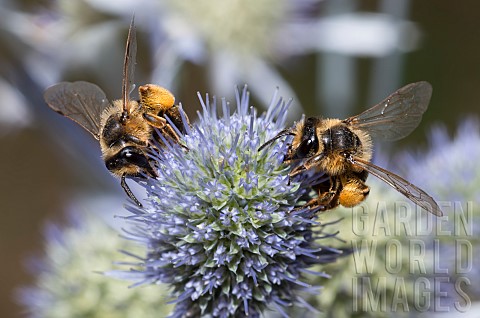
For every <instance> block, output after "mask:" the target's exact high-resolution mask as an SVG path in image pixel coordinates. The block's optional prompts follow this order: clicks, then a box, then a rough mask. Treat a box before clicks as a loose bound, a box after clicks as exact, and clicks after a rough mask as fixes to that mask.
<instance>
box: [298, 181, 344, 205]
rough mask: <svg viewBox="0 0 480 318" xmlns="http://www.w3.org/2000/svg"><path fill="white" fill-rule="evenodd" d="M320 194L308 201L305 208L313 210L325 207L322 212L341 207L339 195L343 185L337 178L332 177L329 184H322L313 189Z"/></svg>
mask: <svg viewBox="0 0 480 318" xmlns="http://www.w3.org/2000/svg"><path fill="white" fill-rule="evenodd" d="M313 188H314V189H315V190H317V192H318V197H316V198H313V199H311V200H310V201H308V202H307V203H306V204H305V205H304V207H309V208H311V209H313V208H317V207H323V208H322V211H326V210H330V209H333V208H335V207H337V206H338V205H339V199H338V198H339V194H340V191H341V189H342V183H341V182H340V179H339V178H337V177H330V179H329V181H328V183H327V182H322V183H320V184H318V185H316V186H314V187H313Z"/></svg>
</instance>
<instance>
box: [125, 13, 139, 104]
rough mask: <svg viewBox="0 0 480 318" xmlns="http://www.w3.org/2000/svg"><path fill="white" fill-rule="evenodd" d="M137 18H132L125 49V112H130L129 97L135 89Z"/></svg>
mask: <svg viewBox="0 0 480 318" xmlns="http://www.w3.org/2000/svg"><path fill="white" fill-rule="evenodd" d="M134 20H135V16H133V17H132V22H131V23H130V28H129V29H128V37H127V45H126V47H125V59H124V61H123V82H122V99H123V110H124V111H128V109H127V106H128V101H129V95H130V93H131V92H132V90H133V88H134V84H133V75H134V73H135V57H136V55H137V38H136V31H135V23H134V22H135V21H134Z"/></svg>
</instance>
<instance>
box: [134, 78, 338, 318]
mask: <svg viewBox="0 0 480 318" xmlns="http://www.w3.org/2000/svg"><path fill="white" fill-rule="evenodd" d="M275 100H276V96H274V98H273V99H272V102H271V104H270V107H269V109H268V111H267V112H266V114H263V115H261V116H257V113H256V111H255V109H254V108H252V107H249V94H248V92H247V90H246V87H245V88H244V90H243V92H242V93H241V94H240V93H239V92H238V91H237V92H236V103H237V108H236V112H234V113H233V114H232V115H230V108H229V103H228V102H226V101H225V100H224V99H222V102H221V107H222V110H223V116H220V117H219V116H217V104H216V99H215V98H214V99H213V103H210V100H209V98H208V95H207V96H206V98H205V100H204V101H203V100H202V98H201V97H200V101H201V104H202V107H203V112H202V113H199V121H198V123H197V124H196V125H194V126H193V127H186V131H187V134H186V135H185V136H183V139H182V140H183V141H182V142H183V143H184V145H185V146H186V147H187V148H188V149H189V150H188V151H185V149H184V148H182V147H180V146H178V145H170V144H169V143H168V141H166V140H163V141H164V143H166V144H167V149H165V150H164V151H162V152H160V153H158V154H156V156H157V159H158V160H157V164H158V167H159V168H158V175H159V177H158V179H148V180H147V181H142V182H141V183H142V185H143V186H145V188H146V189H147V193H148V196H149V199H148V201H149V204H148V206H147V207H145V208H143V209H141V208H138V207H134V206H130V207H128V209H129V211H130V212H131V213H133V215H131V216H130V217H129V218H130V219H131V220H133V221H134V222H133V226H132V228H131V230H130V231H129V233H128V236H129V237H130V238H131V239H133V240H136V241H139V242H142V243H143V244H145V246H146V248H147V253H146V257H145V258H144V259H143V269H142V270H140V271H133V273H132V272H131V273H129V276H131V275H132V274H133V275H136V276H137V277H139V284H150V283H157V282H162V283H167V284H170V286H171V288H172V297H173V300H172V302H173V303H175V304H176V306H175V309H174V311H173V313H172V314H171V317H198V316H202V317H203V316H207V317H244V316H249V317H258V316H259V315H260V314H261V313H262V312H264V310H265V309H267V308H275V309H277V310H278V311H279V312H280V313H281V314H282V315H283V316H288V315H287V313H286V311H285V309H286V308H288V307H291V306H293V304H301V305H303V306H304V307H309V308H310V309H313V308H311V307H310V305H309V304H308V303H307V302H306V301H305V300H304V299H302V298H301V297H300V295H299V292H301V291H307V292H316V291H317V290H318V289H317V288H314V287H313V286H311V285H310V284H308V283H307V282H306V277H305V274H307V273H308V274H317V275H320V276H325V274H324V273H319V272H314V271H310V270H308V269H307V268H308V267H310V266H312V265H315V264H323V263H329V262H333V261H335V260H336V258H337V257H338V256H339V255H340V254H341V251H340V250H337V249H333V248H329V247H325V246H322V245H320V244H319V243H318V239H319V238H320V237H322V236H325V234H322V233H323V226H320V225H317V224H316V223H315V222H314V221H312V219H311V216H312V213H311V211H303V210H302V209H298V207H299V206H300V205H301V204H300V203H301V202H300V201H299V200H300V198H301V197H302V196H303V195H305V194H306V193H307V192H308V190H309V189H308V183H306V182H303V183H300V182H295V181H291V182H290V180H289V177H288V172H289V167H288V166H287V165H285V164H283V156H284V154H285V153H286V150H287V145H286V143H282V142H277V143H274V144H272V145H271V147H268V149H263V150H262V151H258V148H259V146H260V145H261V144H262V143H263V142H265V141H266V140H268V139H270V138H272V137H273V136H275V135H276V134H277V133H278V132H279V131H280V130H281V129H282V128H283V126H284V123H285V118H286V111H287V108H288V106H289V103H285V102H284V101H283V100H282V99H279V101H278V102H276V103H275Z"/></svg>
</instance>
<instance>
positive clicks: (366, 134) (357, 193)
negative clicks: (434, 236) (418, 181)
mask: <svg viewBox="0 0 480 318" xmlns="http://www.w3.org/2000/svg"><path fill="white" fill-rule="evenodd" d="M431 95H432V86H431V85H430V84H429V83H427V82H417V83H412V84H409V85H406V86H404V87H402V88H400V89H399V90H397V91H396V92H394V93H393V94H391V95H390V96H388V97H387V98H386V99H384V100H383V101H381V102H380V103H378V104H377V105H375V106H373V107H372V108H370V109H368V110H366V111H364V112H363V113H361V114H360V115H357V116H353V117H350V118H347V119H344V120H341V119H324V118H318V117H309V118H307V119H302V120H300V121H299V122H298V123H296V124H295V125H294V126H293V127H291V128H287V129H285V130H283V131H281V132H280V133H279V134H278V135H276V136H275V137H273V138H272V139H270V140H269V141H267V142H266V143H264V144H263V145H262V146H261V147H260V148H259V150H261V149H263V148H264V147H266V146H267V145H268V144H270V143H272V142H274V141H275V140H277V139H279V138H281V137H283V136H289V135H291V136H293V140H292V142H291V144H290V146H289V149H288V151H287V153H286V155H285V158H284V161H285V162H286V163H294V162H300V164H298V165H297V166H295V167H294V168H293V169H292V170H291V171H290V176H291V177H293V176H295V175H297V174H299V173H302V172H305V171H312V169H313V171H315V172H319V173H325V174H326V176H327V180H326V181H323V182H320V183H319V184H317V185H315V186H313V189H314V190H316V191H317V192H318V197H316V198H313V199H312V200H310V201H309V202H307V204H306V206H307V207H312V208H317V207H318V208H320V209H321V210H328V209H332V208H335V207H337V206H338V205H342V206H345V207H353V206H355V205H357V204H359V203H361V202H362V201H363V200H365V199H366V197H367V196H368V194H369V192H370V188H369V187H368V186H367V185H366V184H365V181H366V180H367V177H368V175H369V174H371V175H374V176H375V177H377V178H379V179H380V180H382V181H384V182H385V183H387V184H388V185H390V186H391V187H393V188H394V189H395V190H397V191H398V192H400V193H401V194H403V195H404V196H405V197H407V198H408V199H410V200H411V201H413V202H414V203H416V204H417V205H419V206H420V207H422V208H424V209H425V210H426V211H428V212H430V213H432V214H434V215H436V216H442V215H443V214H442V211H441V210H440V207H439V206H438V204H437V203H436V202H435V200H434V199H433V198H432V197H431V196H430V195H428V194H427V193H426V192H425V191H423V190H422V189H420V188H418V187H417V186H415V185H413V184H411V183H410V182H408V181H407V180H405V179H403V178H402V177H400V176H398V175H396V174H394V173H393V172H390V171H388V170H385V169H383V168H381V167H378V166H377V165H375V164H373V163H371V159H372V138H378V139H383V140H389V141H392V140H397V139H401V138H403V137H405V136H407V135H408V134H410V133H411V132H412V131H413V130H414V129H415V128H416V127H417V126H418V124H419V123H420V121H421V119H422V115H423V113H424V112H425V111H426V109H427V107H428V103H429V102H430V97H431Z"/></svg>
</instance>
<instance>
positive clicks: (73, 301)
mask: <svg viewBox="0 0 480 318" xmlns="http://www.w3.org/2000/svg"><path fill="white" fill-rule="evenodd" d="M115 199H117V200H118V197H115ZM108 204H109V205H112V202H111V200H109V202H108ZM75 212H79V211H75ZM70 221H71V222H70V224H69V225H68V226H65V227H60V226H59V225H54V224H51V225H49V226H48V228H47V231H46V244H45V248H44V250H45V252H44V255H43V257H41V258H35V259H34V260H33V261H32V262H31V270H32V273H33V274H34V275H35V285H34V286H30V287H24V288H22V289H21V290H19V292H18V296H19V302H20V303H21V304H22V305H23V306H24V308H25V310H26V312H27V316H28V317H32V318H34V317H39V318H44V317H50V318H64V317H78V318H83V317H85V318H86V317H90V318H96V317H98V318H100V317H111V318H127V317H138V318H142V317H145V318H146V317H154V316H158V315H160V316H165V315H167V313H168V311H169V310H170V306H168V305H166V304H165V302H164V301H163V300H164V299H165V296H164V295H165V293H166V288H165V286H164V288H163V289H162V290H160V286H146V288H138V289H130V288H128V282H125V281H121V280H116V279H112V278H110V277H107V276H105V275H102V274H101V273H100V272H101V271H106V270H111V269H112V260H113V259H118V258H119V255H120V253H119V250H124V249H128V250H130V251H132V252H134V251H137V250H138V247H137V246H135V245H134V244H132V242H130V241H126V240H124V239H122V238H121V237H119V235H118V232H117V230H116V229H114V228H112V227H111V226H110V225H108V224H107V223H106V221H105V220H104V219H103V218H101V217H100V216H99V215H97V214H89V213H77V214H75V215H74V214H73V213H72V214H71V217H70ZM155 287H156V288H155ZM162 298H163V299H162ZM132 304H134V305H132Z"/></svg>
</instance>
